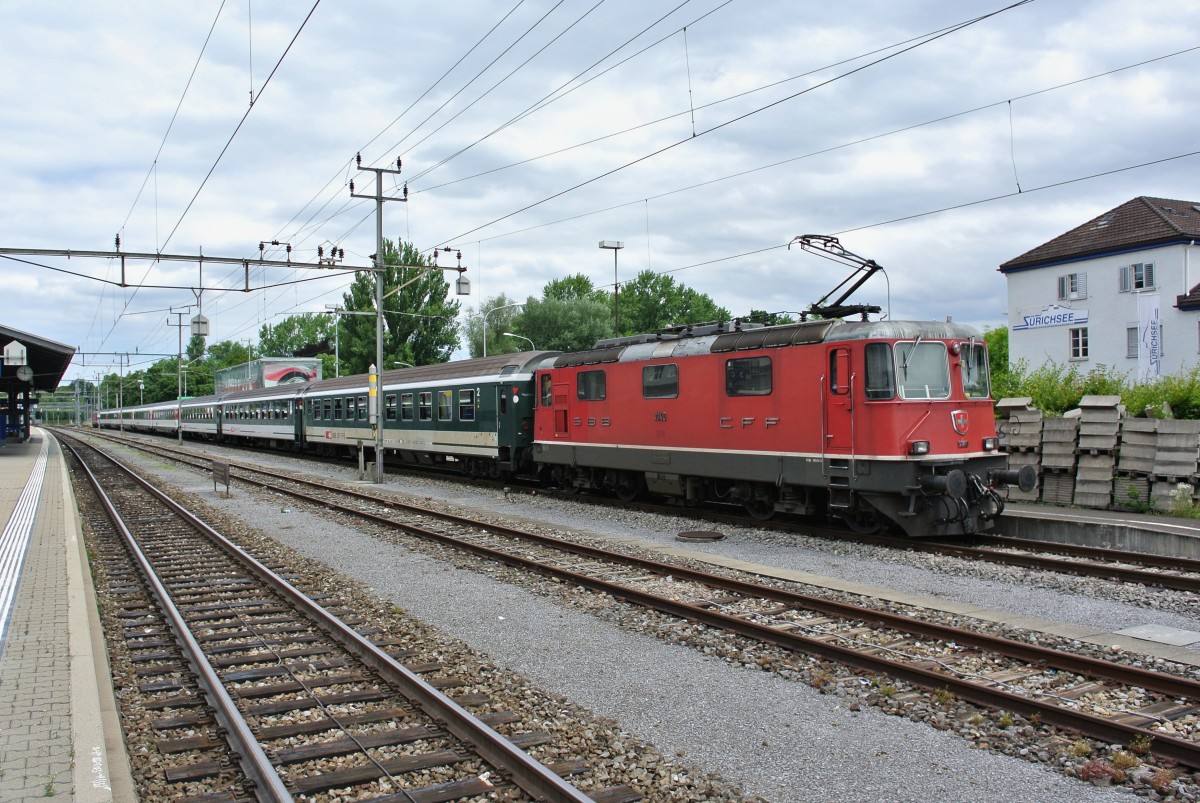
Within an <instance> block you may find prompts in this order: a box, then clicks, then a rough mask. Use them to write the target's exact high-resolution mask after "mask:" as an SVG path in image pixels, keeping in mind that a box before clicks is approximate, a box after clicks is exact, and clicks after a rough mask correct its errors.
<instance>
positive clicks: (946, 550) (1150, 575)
mask: <svg viewBox="0 0 1200 803" xmlns="http://www.w3.org/2000/svg"><path fill="white" fill-rule="evenodd" d="M102 437H107V438H111V439H113V440H118V439H117V438H115V437H114V436H112V435H110V434H107V433H105V434H104V435H103V436H102ZM119 440H120V442H122V443H125V444H127V445H129V446H132V447H134V448H138V449H144V450H147V451H154V452H156V453H158V454H161V455H164V456H167V457H170V458H171V459H172V460H178V461H180V462H184V463H188V464H191V465H193V466H195V467H197V468H202V469H207V468H208V466H209V465H210V462H209V461H207V460H204V459H201V458H198V457H197V456H196V455H195V454H194V453H192V452H189V451H187V450H180V449H176V448H172V447H168V446H165V445H160V444H157V443H152V442H148V441H145V440H141V439H134V440H131V439H129V438H124V439H119ZM437 476H438V477H441V478H444V477H445V476H446V475H445V472H437ZM455 479H458V480H462V481H466V480H465V478H462V477H458V476H457V475H455ZM541 493H543V494H545V495H550V494H552V493H554V492H547V491H545V490H542V491H541ZM560 496H561V497H562V498H569V499H572V500H574V501H579V500H580V499H581V498H582V499H585V500H586V501H587V502H588V503H590V504H598V505H609V506H613V507H619V508H621V509H623V510H638V511H642V512H646V513H654V514H660V515H667V516H678V515H679V514H680V509H679V508H678V507H671V506H666V505H659V504H654V503H650V502H642V501H637V502H623V501H620V500H617V499H610V498H606V497H598V496H589V497H580V496H579V495H577V494H572V493H565V492H563V493H561V494H560ZM686 514H687V515H688V516H689V517H691V518H699V519H703V520H706V521H710V522H714V523H725V524H731V525H736V526H753V527H759V528H763V529H772V530H776V531H779V532H794V533H797V534H801V535H806V536H810V537H816V538H824V539H828V540H831V541H842V540H845V539H846V538H853V539H854V540H856V541H858V542H861V543H866V544H873V545H877V546H883V547H888V548H892V549H904V550H911V551H914V552H925V553H930V554H938V555H946V556H950V557H956V558H962V559H964V560H978V561H983V562H990V563H996V564H1000V565H1005V566H1018V567H1021V568H1027V569H1035V570H1038V571H1047V572H1055V573H1059V574H1068V575H1075V576H1079V577H1093V578H1096V579H1101V580H1110V581H1113V582H1120V583H1133V584H1136V585H1143V586H1147V587H1150V588H1164V589H1171V590H1174V591H1185V592H1190V593H1194V594H1200V560H1195V559H1190V558H1176V557H1167V556H1162V555H1151V554H1147V553H1142V552H1131V551H1127V550H1118V549H1106V548H1101V547H1089V546H1082V545H1073V544H1057V543H1048V542H1040V541H1031V540H1028V539H1018V538H1008V537H1003V536H989V535H982V536H973V537H972V539H971V542H970V543H952V542H944V541H925V540H918V539H913V538H898V537H891V536H886V535H878V534H876V535H869V534H852V533H849V532H847V531H846V530H843V529H838V528H835V527H828V526H821V525H820V524H818V523H814V522H803V523H794V522H789V521H759V520H750V519H747V518H746V517H744V516H737V515H733V514H727V513H723V512H720V511H713V510H699V509H693V508H688V509H687V510H686Z"/></svg>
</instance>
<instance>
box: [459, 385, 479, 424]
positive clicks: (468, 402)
mask: <svg viewBox="0 0 1200 803" xmlns="http://www.w3.org/2000/svg"><path fill="white" fill-rule="evenodd" d="M458 420H459V421H474V420H475V391H473V390H460V391H459V392H458Z"/></svg>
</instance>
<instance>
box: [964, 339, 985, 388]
mask: <svg viewBox="0 0 1200 803" xmlns="http://www.w3.org/2000/svg"><path fill="white" fill-rule="evenodd" d="M959 360H961V362H960V363H959V368H960V369H961V370H962V383H963V394H964V395H966V397H967V398H968V399H982V398H986V397H987V396H988V394H989V393H991V389H990V388H989V387H988V364H987V348H986V347H985V346H984V345H983V344H982V343H969V342H968V343H963V345H962V352H961V354H960V355H959Z"/></svg>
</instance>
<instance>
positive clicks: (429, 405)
mask: <svg viewBox="0 0 1200 803" xmlns="http://www.w3.org/2000/svg"><path fill="white" fill-rule="evenodd" d="M420 402H421V405H420V406H421V410H420V416H421V420H422V421H432V420H433V393H432V392H430V391H425V392H424V393H422V394H421V397H420Z"/></svg>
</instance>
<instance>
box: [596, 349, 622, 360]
mask: <svg viewBox="0 0 1200 803" xmlns="http://www.w3.org/2000/svg"><path fill="white" fill-rule="evenodd" d="M624 351H625V346H611V347H609V348H606V349H605V350H604V353H603V354H601V355H600V362H617V361H618V360H620V359H621V354H622V353H623V352H624Z"/></svg>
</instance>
